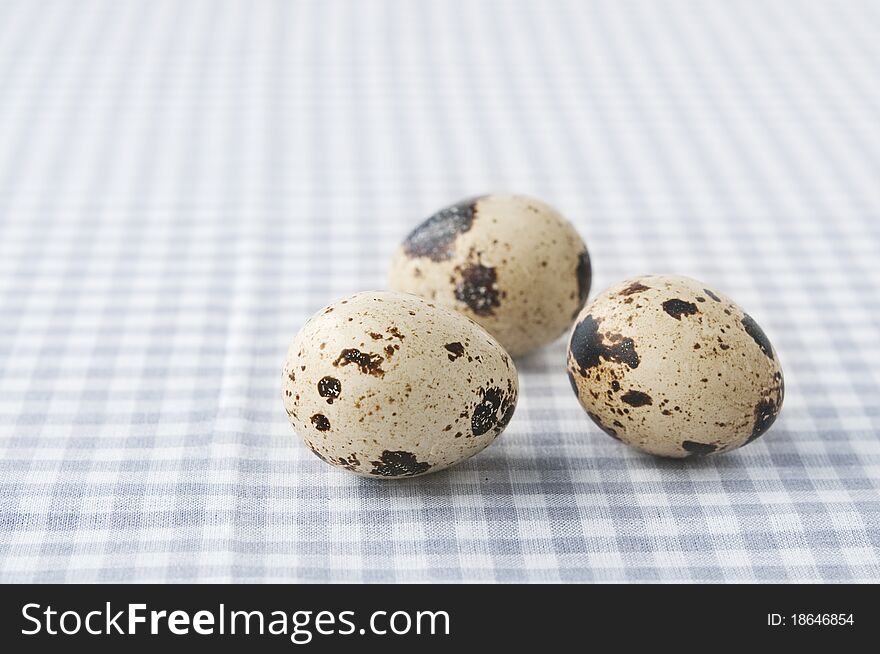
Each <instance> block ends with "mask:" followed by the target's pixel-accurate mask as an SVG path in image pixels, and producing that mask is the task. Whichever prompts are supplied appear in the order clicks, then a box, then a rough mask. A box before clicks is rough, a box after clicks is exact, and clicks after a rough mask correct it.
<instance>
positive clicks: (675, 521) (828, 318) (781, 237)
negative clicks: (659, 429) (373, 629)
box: [0, 0, 880, 582]
mask: <svg viewBox="0 0 880 654" xmlns="http://www.w3.org/2000/svg"><path fill="white" fill-rule="evenodd" d="M878 117H880V5H878V4H877V3H876V2H870V1H865V2H853V1H843V2H794V1H791V2H779V1H765V0H761V1H751V0H748V1H742V2H739V1H738V2H688V1H682V0H672V1H670V2H662V3H661V2H636V1H632V0H629V1H626V2H611V1H609V2H579V1H572V2H562V1H556V0H547V1H542V2H527V1H523V2H515V1H498V2H488V1H472V0H451V1H437V2H429V1H424V2H405V1H399V2H398V1H392V0H385V1H382V0H376V1H370V2H355V1H351V2H344V1H326V2H270V1H265V2H244V1H242V2H232V1H217V2H207V1H197V0H194V1H192V2H170V1H167V0H159V1H153V2H146V1H144V2H128V1H119V0H105V1H100V0H98V1H92V0H87V1H85V2H56V1H51V0H50V1H34V2H0V580H2V581H11V582H29V581H37V582H50V581H60V582H73V581H87V582H114V581H153V582H161V581H174V582H177V581H200V582H201V581H206V582H207V581H230V580H232V581H365V582H369V581H397V582H414V581H504V582H507V581H527V582H537V581H550V582H552V581H560V580H562V581H663V582H687V581H700V582H702V581H767V582H770V581H780V582H804V581H828V582H835V581H878V580H880V493H878V486H880V481H878V479H880V183H878V182H880V177H878V171H880V120H878ZM492 190H506V191H512V192H518V193H523V194H528V195H533V196H535V197H538V198H541V199H544V200H546V201H547V202H549V203H551V204H553V205H555V206H556V207H558V208H559V209H560V210H561V211H562V212H563V213H564V214H565V215H566V216H567V217H569V218H570V219H571V221H572V222H573V223H575V224H576V226H577V227H578V229H579V230H580V232H581V233H582V234H583V236H584V237H585V239H586V240H587V242H588V244H589V247H590V251H591V254H592V259H593V265H594V273H595V274H594V286H593V289H594V290H593V292H594V293H595V292H596V291H598V290H601V289H602V288H603V287H605V286H606V285H608V284H610V283H612V282H614V281H617V280H619V279H621V278H623V277H625V276H629V275H634V274H639V273H646V272H660V273H679V274H685V275H690V276H693V277H697V278H699V279H701V280H704V281H705V282H706V283H707V284H711V285H712V286H714V287H717V288H718V289H720V290H722V291H723V292H726V293H727V294H729V295H730V296H731V297H733V298H734V299H736V300H737V301H738V302H739V303H740V304H741V305H742V306H743V307H745V308H746V309H747V310H748V311H749V313H750V314H751V315H752V316H754V317H755V319H756V320H757V321H758V322H759V323H760V324H761V325H762V326H763V328H764V330H765V331H766V332H767V334H768V335H769V337H770V339H771V340H772V341H773V343H774V345H775V347H776V348H777V350H778V353H779V356H780V359H781V361H782V364H783V367H784V369H785V372H786V391H787V394H786V401H785V407H784V409H783V411H782V414H781V416H780V418H779V420H778V421H777V422H776V424H775V426H774V427H773V429H772V430H771V431H770V432H769V433H768V434H767V435H766V436H764V437H763V438H761V439H759V440H758V441H756V442H755V443H753V444H751V445H749V446H748V447H746V448H743V449H741V450H738V451H736V452H733V453H729V454H726V455H722V456H718V457H714V458H713V457H707V458H704V459H701V460H691V461H687V462H683V463H682V462H675V461H667V460H658V459H654V458H651V457H648V456H644V455H642V454H639V453H638V452H635V451H633V450H630V449H628V448H625V447H623V446H622V445H620V444H619V443H617V442H616V441H614V440H612V439H610V438H608V437H607V436H605V435H604V434H603V433H601V432H600V431H599V430H598V429H597V428H596V427H595V426H594V425H593V424H592V422H590V421H589V419H588V418H587V417H586V415H585V414H584V412H583V411H582V410H581V408H580V406H579V405H578V403H577V401H576V398H575V397H574V395H573V394H572V392H571V390H570V388H569V385H568V381H567V379H566V376H565V372H564V358H565V344H564V342H563V339H560V341H558V342H556V343H555V344H553V345H552V346H550V347H547V348H546V349H544V350H542V351H540V352H537V353H535V354H532V355H529V356H527V357H524V358H522V359H521V360H519V361H518V367H519V370H520V383H521V400H520V404H519V407H518V409H517V411H516V415H515V416H514V419H513V421H512V422H511V423H510V426H509V427H508V429H507V431H506V432H505V433H504V435H503V436H502V437H501V438H499V439H498V441H497V442H496V443H494V444H493V445H492V446H491V447H489V448H488V449H487V450H485V451H484V452H483V453H481V454H480V455H478V456H476V457H474V458H473V459H471V460H469V461H467V462H465V463H463V464H462V465H460V466H458V467H456V468H454V469H451V470H449V471H448V472H443V473H438V474H436V475H429V476H427V477H424V478H419V479H415V480H408V481H396V482H385V483H383V482H378V481H375V480H369V479H361V478H358V477H355V476H351V475H348V474H346V473H345V472H342V471H338V470H336V469H333V468H331V467H329V466H327V465H325V464H324V463H322V462H321V461H319V460H318V459H317V458H315V457H314V456H313V455H312V453H311V452H310V451H309V450H308V449H307V448H305V447H304V446H303V445H302V444H301V443H300V441H299V439H298V438H297V437H296V436H295V435H294V433H293V431H292V429H291V427H290V425H289V424H288V422H287V419H286V416H285V413H284V410H283V407H282V403H281V396H280V369H281V363H282V358H283V356H284V352H285V350H286V347H287V345H288V343H289V342H290V340H291V339H292V338H293V336H294V334H295V333H296V331H297V329H298V328H299V327H300V325H301V324H302V323H303V322H304V321H305V319H306V318H307V317H308V316H309V315H311V314H312V313H313V312H314V311H316V310H317V309H318V308H320V307H321V306H323V305H325V304H327V303H329V302H330V301H332V300H334V299H337V298H339V297H341V296H343V295H346V294H350V293H353V292H356V291H359V290H365V289H371V288H373V289H375V288H383V287H385V285H386V281H385V274H386V270H387V267H388V263H389V260H390V256H391V253H392V252H393V250H394V248H395V246H396V244H397V243H398V242H399V241H400V240H401V238H402V237H403V236H404V235H405V234H406V233H407V232H408V231H409V230H410V229H411V228H412V227H413V226H414V225H415V224H417V223H418V222H419V221H421V220H422V219H423V218H425V217H426V216H427V215H429V214H431V213H432V212H433V211H435V210H436V209H438V208H440V207H442V206H444V205H446V204H448V203H450V202H453V201H455V200H458V199H460V198H463V197H467V196H472V195H476V194H479V193H484V192H487V191H492Z"/></svg>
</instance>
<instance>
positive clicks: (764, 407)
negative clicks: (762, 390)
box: [746, 398, 779, 443]
mask: <svg viewBox="0 0 880 654" xmlns="http://www.w3.org/2000/svg"><path fill="white" fill-rule="evenodd" d="M777 415H779V407H778V406H777V404H776V402H775V401H774V400H773V399H771V398H765V399H763V400H761V401H760V402H758V404H757V405H756V406H755V423H754V425H753V427H752V433H751V435H750V436H749V440H747V441H746V443H751V442H752V441H753V440H755V439H756V438H758V437H760V436H762V435H763V434H764V433H765V432H766V431H767V430H768V429H770V426H771V425H772V424H773V423H774V422H775V421H776V416H777Z"/></svg>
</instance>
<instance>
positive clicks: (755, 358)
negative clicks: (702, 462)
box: [568, 275, 784, 458]
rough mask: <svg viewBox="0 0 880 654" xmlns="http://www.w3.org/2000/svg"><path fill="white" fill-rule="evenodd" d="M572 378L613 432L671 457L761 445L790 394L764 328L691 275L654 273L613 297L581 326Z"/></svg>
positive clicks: (572, 348)
mask: <svg viewBox="0 0 880 654" xmlns="http://www.w3.org/2000/svg"><path fill="white" fill-rule="evenodd" d="M568 375H569V379H570V381H571V385H572V388H573V389H574V392H575V393H576V394H577V397H578V400H579V401H580V403H581V405H582V406H583V407H584V409H586V411H587V413H588V414H589V416H590V418H592V419H593V421H594V422H595V423H596V424H597V425H599V427H600V428H601V429H602V430H603V431H605V432H606V433H607V434H609V435H610V436H612V437H614V438H616V439H618V440H620V441H622V442H624V443H626V444H627V445H631V446H633V447H635V448H638V449H640V450H643V451H645V452H648V453H650V454H655V455H658V456H664V457H679V458H680V457H688V456H692V455H704V454H712V453H716V452H725V451H728V450H732V449H735V448H738V447H741V446H743V445H746V444H748V443H751V442H752V441H753V440H755V439H756V438H758V437H759V436H761V435H762V434H764V432H766V431H767V430H768V429H769V428H770V426H771V425H772V424H773V421H774V420H775V419H776V416H777V415H778V414H779V411H780V408H781V407H782V400H783V396H784V382H783V378H782V368H781V367H780V363H779V357H778V355H777V354H776V352H775V351H774V349H773V346H772V345H771V344H770V341H769V339H768V338H767V336H766V334H765V333H764V331H763V330H762V329H761V328H760V327H759V326H758V323H756V322H755V320H754V319H753V318H752V317H751V316H749V315H748V314H747V313H745V312H744V311H743V310H742V309H741V308H740V307H739V306H738V305H737V304H735V303H734V302H733V301H732V300H731V299H730V298H728V297H727V296H725V295H723V294H722V293H719V292H717V291H714V290H712V289H711V288H709V287H708V286H707V285H706V284H703V283H702V282H699V281H697V280H695V279H690V278H688V277H675V276H667V275H646V276H643V277H637V278H633V279H628V280H626V281H624V282H621V283H619V284H616V285H614V286H612V287H610V288H608V289H606V290H605V291H603V292H602V293H601V294H600V295H599V296H597V297H596V298H595V299H594V300H593V301H592V302H591V303H590V304H589V305H588V306H587V307H585V308H584V309H583V311H581V313H580V315H579V316H578V318H577V321H576V324H575V327H574V329H573V331H572V334H571V339H570V341H569V346H568Z"/></svg>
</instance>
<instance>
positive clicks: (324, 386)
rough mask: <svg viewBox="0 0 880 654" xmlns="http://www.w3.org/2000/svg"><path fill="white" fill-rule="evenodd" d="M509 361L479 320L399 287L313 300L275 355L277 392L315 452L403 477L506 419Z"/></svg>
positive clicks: (465, 449) (449, 456)
mask: <svg viewBox="0 0 880 654" xmlns="http://www.w3.org/2000/svg"><path fill="white" fill-rule="evenodd" d="M517 393H518V383H517V373H516V368H515V366H514V363H513V361H512V360H511V358H510V357H509V356H508V355H507V353H506V352H505V351H504V349H503V348H502V347H501V345H499V343H498V342H497V341H496V340H495V339H494V338H493V337H492V336H491V335H489V334H488V333H487V332H486V331H485V330H484V329H482V328H481V327H480V326H479V325H477V324H476V323H474V322H473V321H471V320H469V319H468V318H466V317H465V316H462V315H460V314H458V313H456V312H454V311H451V310H449V309H446V308H444V307H440V306H437V305H435V304H434V303H430V302H428V301H426V300H424V299H422V298H419V297H416V296H414V295H408V294H404V293H396V292H389V291H375V292H372V291H371V292H365V293H358V294H357V295H352V296H351V297H347V298H345V299H342V300H339V301H338V302H334V303H333V304H331V305H329V306H327V307H325V308H324V309H321V310H320V311H319V312H318V313H316V314H315V315H314V316H312V317H311V318H310V319H309V320H308V321H307V322H306V324H305V325H304V326H303V327H302V329H301V330H300V332H299V333H298V334H297V335H296V338H295V339H294V340H293V343H292V344H291V346H290V349H289V350H288V352H287V357H286V359H285V361H284V367H283V374H282V397H283V400H284V408H285V410H286V411H287V415H288V417H289V419H290V422H291V424H292V425H293V427H294V429H295V430H296V432H297V433H298V434H299V435H300V437H301V438H302V439H303V441H304V442H305V444H306V445H307V446H308V447H309V448H310V449H311V450H312V452H314V453H315V454H316V455H317V456H318V457H319V458H321V459H322V460H324V461H326V462H327V463H330V464H331V465H334V466H337V467H340V468H344V469H346V470H349V471H351V472H355V473H357V474H360V475H365V476H368V477H377V478H400V477H414V476H416V475H422V474H425V473H429V472H436V471H438V470H442V469H444V468H447V467H449V466H451V465H454V464H456V463H458V462H460V461H462V460H464V459H466V458H468V457H470V456H472V455H474V454H476V453H477V452H479V451H480V450H482V449H483V448H484V447H486V446H487V445H489V444H490V443H491V442H492V441H493V440H495V438H496V437H497V436H498V434H500V433H501V432H502V431H503V430H504V428H505V427H506V426H507V423H508V422H509V421H510V419H511V417H512V416H513V412H514V408H515V407H516V400H517Z"/></svg>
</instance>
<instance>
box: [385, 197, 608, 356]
mask: <svg viewBox="0 0 880 654" xmlns="http://www.w3.org/2000/svg"><path fill="white" fill-rule="evenodd" d="M590 279H591V268H590V256H589V254H588V253H587V247H586V245H585V244H584V241H583V239H581V237H580V235H579V234H578V233H577V230H575V228H574V227H573V226H572V224H571V223H569V222H568V221H567V220H566V219H565V218H564V217H563V216H562V215H561V214H560V213H559V212H558V211H556V210H555V209H553V208H552V207H550V206H548V205H546V204H544V203H543V202H540V201H538V200H534V199H531V198H527V197H523V196H517V195H505V194H495V195H487V196H484V197H479V198H475V199H470V200H465V201H462V202H459V203H457V204H454V205H451V206H449V207H446V208H445V209H442V210H441V211H438V212H437V213H436V214H434V215H433V216H431V217H430V218H428V219H427V220H426V221H424V222H423V223H422V224H421V225H419V226H418V227H417V228H416V229H415V230H414V231H413V232H412V233H411V234H410V235H409V236H408V237H407V238H406V239H405V240H404V242H403V243H402V244H401V246H400V247H399V248H398V250H397V252H396V254H395V256H394V259H393V261H392V265H391V271H390V274H389V285H390V287H391V288H392V289H394V290H397V291H404V292H408V293H415V294H417V295H420V296H422V297H424V298H427V299H429V300H431V301H436V302H438V303H440V304H443V305H445V306H448V307H450V308H453V309H455V310H456V311H459V312H461V313H463V314H465V315H466V316H468V317H469V318H472V319H473V320H475V321H476V322H478V323H479V324H480V325H482V326H483V327H485V328H486V329H487V330H488V331H489V332H490V333H491V334H492V335H493V336H495V337H496V338H497V339H498V340H499V342H500V343H501V344H502V345H503V346H504V347H505V348H506V349H507V351H508V352H510V354H512V355H513V356H519V355H521V354H525V353H526V352H529V351H531V350H534V349H536V348H538V347H541V346H543V345H546V344H548V343H550V342H551V341H553V340H555V339H556V338H558V337H559V336H561V335H562V334H563V333H565V331H566V330H567V329H568V328H569V327H570V326H571V324H572V321H573V320H574V317H575V316H576V315H577V313H578V311H580V309H581V307H583V306H584V303H585V302H586V299H587V295H588V294H589V291H590Z"/></svg>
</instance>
